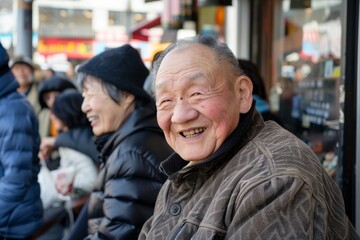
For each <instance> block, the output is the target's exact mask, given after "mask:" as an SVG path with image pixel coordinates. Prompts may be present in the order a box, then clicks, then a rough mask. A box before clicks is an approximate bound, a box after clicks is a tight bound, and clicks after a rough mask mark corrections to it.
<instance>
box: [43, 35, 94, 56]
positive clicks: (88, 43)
mask: <svg viewBox="0 0 360 240" xmlns="http://www.w3.org/2000/svg"><path fill="white" fill-rule="evenodd" d="M37 50H38V52H39V53H40V54H41V55H44V56H48V55H53V54H59V53H64V54H66V56H67V58H76V59H88V58H91V57H92V56H93V40H92V39H64V38H40V40H39V44H38V47H37Z"/></svg>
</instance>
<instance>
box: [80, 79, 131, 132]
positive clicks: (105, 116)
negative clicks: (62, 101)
mask: <svg viewBox="0 0 360 240" xmlns="http://www.w3.org/2000/svg"><path fill="white" fill-rule="evenodd" d="M82 95H83V97H84V101H83V104H82V106H81V110H82V111H83V112H84V113H86V116H87V118H88V120H89V121H90V124H91V127H92V131H93V133H94V135H95V136H100V135H102V134H104V133H109V132H114V131H116V130H117V129H118V128H119V127H120V125H121V124H122V123H123V121H124V120H125V119H126V118H127V116H128V115H129V114H130V113H131V112H132V111H133V110H134V95H132V94H128V93H124V94H123V97H122V98H121V100H120V103H116V102H115V101H114V100H112V99H111V97H110V96H109V94H108V93H107V92H106V91H105V90H104V88H103V86H102V84H101V82H100V81H99V80H97V79H95V78H93V77H92V76H87V77H86V79H85V80H84V84H83V94H82Z"/></svg>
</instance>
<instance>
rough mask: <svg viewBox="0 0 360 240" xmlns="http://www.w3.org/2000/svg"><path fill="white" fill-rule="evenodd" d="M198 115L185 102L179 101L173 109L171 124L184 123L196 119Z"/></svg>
mask: <svg viewBox="0 0 360 240" xmlns="http://www.w3.org/2000/svg"><path fill="white" fill-rule="evenodd" d="M198 115H199V112H198V111H197V110H196V109H195V108H194V107H193V106H192V105H191V104H189V103H188V102H187V101H186V100H179V101H178V102H177V103H176V105H175V107H174V109H173V114H172V117H171V121H172V122H173V123H184V122H187V121H191V120H194V119H196V118H197V117H198Z"/></svg>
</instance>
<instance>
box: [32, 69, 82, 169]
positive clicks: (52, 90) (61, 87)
mask: <svg viewBox="0 0 360 240" xmlns="http://www.w3.org/2000/svg"><path fill="white" fill-rule="evenodd" d="M66 89H76V86H75V85H74V84H73V83H72V82H70V81H69V80H68V79H66V78H63V77H60V76H57V75H54V76H52V77H50V78H47V79H45V80H44V81H43V82H41V83H40V85H39V88H38V91H39V95H38V100H39V103H40V106H41V111H40V113H39V115H38V119H39V133H40V136H41V144H40V154H39V157H40V159H41V160H43V161H46V164H47V166H48V167H49V169H51V170H53V169H56V168H57V167H58V164H59V154H58V152H57V151H54V149H53V148H52V146H51V145H50V144H48V142H49V141H52V142H54V141H55V138H56V137H57V135H58V132H57V129H56V128H55V125H54V123H53V121H52V120H51V118H50V109H51V108H52V106H53V104H54V101H55V97H56V96H58V95H59V94H60V93H61V92H63V91H65V90H66Z"/></svg>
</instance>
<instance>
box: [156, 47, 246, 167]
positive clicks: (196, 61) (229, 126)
mask: <svg viewBox="0 0 360 240" xmlns="http://www.w3.org/2000/svg"><path fill="white" fill-rule="evenodd" d="M251 91H252V85H251V80H250V79H249V78H247V77H245V76H240V77H239V76H235V75H234V74H231V72H229V71H227V70H225V68H222V67H221V64H219V62H217V61H216V59H215V57H214V54H213V52H212V51H211V50H210V49H209V48H207V47H205V46H202V45H199V44H192V45H190V46H186V47H185V48H182V49H181V50H180V49H175V50H172V51H171V52H170V53H168V54H167V55H166V56H165V58H164V59H163V61H162V63H161V65H160V67H159V70H158V72H157V75H156V79H155V94H156V106H157V120H158V123H159V126H160V127H161V128H162V130H163V131H164V133H165V137H166V140H167V142H168V143H169V145H170V146H171V147H172V148H173V149H174V150H175V152H177V153H178V154H179V155H180V156H181V157H182V158H183V159H184V160H188V161H202V160H204V159H206V158H207V157H209V156H210V155H211V154H213V153H214V152H215V151H216V150H218V149H219V147H220V146H221V145H222V144H223V143H224V141H225V139H226V138H227V137H228V136H229V135H230V134H231V132H232V131H233V130H234V129H235V128H236V127H237V125H238V122H239V118H240V113H246V112H247V111H249V109H250V107H251V102H252V97H251Z"/></svg>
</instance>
